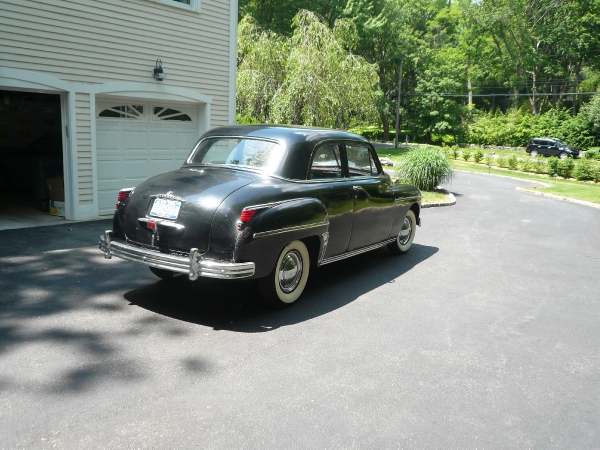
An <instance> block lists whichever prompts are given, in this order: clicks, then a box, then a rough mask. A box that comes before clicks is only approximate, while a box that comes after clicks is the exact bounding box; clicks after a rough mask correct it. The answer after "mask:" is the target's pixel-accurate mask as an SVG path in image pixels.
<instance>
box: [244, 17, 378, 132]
mask: <svg viewBox="0 0 600 450" xmlns="http://www.w3.org/2000/svg"><path fill="white" fill-rule="evenodd" d="M293 24H294V27H295V29H294V32H293V35H292V37H291V38H286V37H284V36H280V35H276V34H275V33H273V32H271V31H265V30H262V29H261V28H260V27H259V26H258V25H257V24H256V22H255V21H254V20H253V19H252V18H251V17H250V16H246V17H245V18H244V19H242V21H241V22H240V24H239V27H238V34H239V36H240V37H239V46H238V75H237V85H238V88H237V109H238V113H239V114H241V115H243V116H250V117H255V118H258V119H259V120H260V121H262V122H265V121H269V122H275V123H290V124H300V125H312V126H324V127H330V128H346V127H348V125H349V124H350V122H351V121H352V120H356V119H357V118H359V119H360V120H361V121H367V122H373V121H375V120H376V118H377V108H376V104H377V102H378V97H380V96H381V92H380V91H379V90H378V89H377V73H376V72H375V70H374V68H373V67H372V66H371V65H369V64H368V63H367V62H366V61H365V60H364V59H363V58H362V57H359V56H356V55H353V54H352V53H349V52H347V51H346V50H345V49H344V48H343V46H342V44H341V43H340V42H339V41H338V40H337V38H336V36H335V32H334V30H331V29H330V28H329V27H328V26H327V25H326V24H325V23H323V22H322V21H321V20H320V19H319V17H317V15H315V14H314V13H312V12H309V11H305V10H302V11H300V12H299V13H298V14H296V16H295V17H294V21H293ZM338 25H340V23H339V22H337V23H336V26H338ZM340 26H342V25H340Z"/></svg>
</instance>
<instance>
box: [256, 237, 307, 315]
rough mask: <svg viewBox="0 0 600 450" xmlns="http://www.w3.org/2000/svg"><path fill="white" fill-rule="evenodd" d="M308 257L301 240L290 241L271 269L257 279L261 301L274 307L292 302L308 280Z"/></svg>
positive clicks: (284, 305) (282, 306)
mask: <svg viewBox="0 0 600 450" xmlns="http://www.w3.org/2000/svg"><path fill="white" fill-rule="evenodd" d="M309 268H310V257H309V255H308V250H307V248H306V245H304V243H303V242H302V241H292V242H290V243H289V244H288V245H286V246H285V248H284V249H283V250H282V251H281V253H280V254H279V258H277V264H275V268H274V269H273V271H272V272H271V273H270V274H269V275H267V276H266V277H264V278H261V279H259V280H258V289H259V290H260V294H261V297H262V299H263V301H264V302H265V303H266V304H267V305H269V306H272V307H274V308H284V307H286V306H289V305H291V304H292V303H294V302H295V301H296V300H298V298H299V297H300V295H301V294H302V291H304V288H305V287H306V281H307V280H308V271H309Z"/></svg>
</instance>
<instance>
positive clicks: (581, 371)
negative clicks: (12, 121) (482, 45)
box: [0, 173, 600, 449]
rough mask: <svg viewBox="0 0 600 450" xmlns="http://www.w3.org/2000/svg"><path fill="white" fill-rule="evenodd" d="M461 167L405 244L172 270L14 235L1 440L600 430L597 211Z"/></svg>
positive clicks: (535, 435) (474, 437) (484, 442)
mask: <svg viewBox="0 0 600 450" xmlns="http://www.w3.org/2000/svg"><path fill="white" fill-rule="evenodd" d="M527 185H528V184H527V183H525V182H521V181H515V180H510V179H503V178H495V177H488V176H485V175H479V174H467V173H460V174H459V175H458V176H457V178H456V180H455V181H454V182H453V184H452V185H450V186H449V190H450V191H452V192H453V193H454V194H455V196H456V197H457V200H458V203H457V204H456V205H455V206H452V207H447V208H432V209H427V210H424V211H423V214H422V219H423V227H421V228H419V229H418V230H417V237H416V239H415V244H414V247H413V248H412V249H411V252H409V253H408V254H406V255H404V256H400V257H393V256H390V255H389V254H388V253H387V251H386V250H385V249H380V250H377V251H373V252H370V253H367V254H364V255H360V256H357V257H354V258H351V259H348V260H345V261H342V262H338V263H335V264H331V265H327V266H324V267H322V268H320V269H315V270H313V271H312V272H311V275H310V278H309V284H308V287H307V290H306V291H305V294H304V296H303V299H302V301H301V302H300V303H298V304H296V305H294V306H293V307H292V308H289V309H287V310H284V311H272V310H269V309H268V308H266V307H264V306H263V305H262V304H261V303H260V300H259V298H258V294H257V292H256V289H255V286H254V284H253V283H251V282H234V283H232V282H220V281H214V280H199V281H198V282H195V283H190V282H188V281H187V280H180V281H178V282H176V283H173V284H169V283H165V282H162V281H157V279H156V278H155V277H154V276H153V275H152V274H151V273H150V271H149V270H148V269H147V268H145V267H143V266H141V265H137V264H134V263H129V262H125V261H120V260H115V259H113V260H105V259H104V258H103V257H102V254H101V253H100V252H99V250H97V247H96V245H95V244H96V242H97V236H98V235H99V234H100V233H101V232H102V231H103V230H104V229H107V228H110V221H97V222H88V223H78V224H75V225H61V226H52V227H40V228H29V229H22V230H7V231H1V232H0V447H1V448H46V447H47V448H266V447H274V448H377V449H379V448H440V447H452V448H457V447H460V448H475V447H476V448H531V447H537V448H566V447H569V448H597V447H600V340H599V336H600V259H599V258H600V210H598V209H593V208H588V207H586V206H582V205H577V204H572V203H567V202H562V201H557V200H551V199H546V198H540V197H535V196H531V195H527V194H523V193H519V192H517V191H516V190H515V187H517V186H527Z"/></svg>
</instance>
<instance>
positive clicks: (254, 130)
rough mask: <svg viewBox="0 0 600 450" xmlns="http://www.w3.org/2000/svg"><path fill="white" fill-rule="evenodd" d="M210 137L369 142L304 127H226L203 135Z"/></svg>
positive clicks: (321, 129)
mask: <svg viewBox="0 0 600 450" xmlns="http://www.w3.org/2000/svg"><path fill="white" fill-rule="evenodd" d="M210 136H239V137H262V138H267V139H275V140H278V141H281V142H286V143H297V142H306V141H315V140H317V141H320V140H325V139H345V140H348V139H351V140H360V141H365V142H368V141H367V139H365V138H364V137H362V136H359V135H358V134H354V133H349V132H348V131H343V130H334V129H329V128H316V127H303V126H300V125H270V124H260V125H226V126H222V127H217V128H213V129H212V130H210V131H208V132H206V133H205V134H204V135H203V137H210Z"/></svg>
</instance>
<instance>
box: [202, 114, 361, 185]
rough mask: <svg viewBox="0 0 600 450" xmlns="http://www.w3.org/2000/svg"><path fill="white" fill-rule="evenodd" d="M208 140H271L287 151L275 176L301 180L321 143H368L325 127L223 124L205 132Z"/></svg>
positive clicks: (357, 136) (359, 137)
mask: <svg viewBox="0 0 600 450" xmlns="http://www.w3.org/2000/svg"><path fill="white" fill-rule="evenodd" d="M210 137H245V138H263V139H272V140H275V141H277V142H279V143H280V144H281V145H283V147H284V148H285V149H286V157H285V162H284V164H283V166H282V167H281V168H280V170H279V171H278V175H279V176H282V177H285V178H290V179H304V178H305V176H306V170H307V168H308V165H309V163H310V157H311V154H312V150H313V148H314V147H315V145H317V144H319V143H320V142H324V141H360V142H365V143H368V142H369V141H368V140H367V139H365V138H364V137H362V136H359V135H358V134H354V133H349V132H347V131H342V130H333V129H328V128H314V127H303V126H299V125H272V124H261V125H226V126H222V127H217V128H213V129H212V130H210V131H208V132H206V133H204V134H203V135H202V137H201V138H200V139H201V140H202V139H206V138H210Z"/></svg>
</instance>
